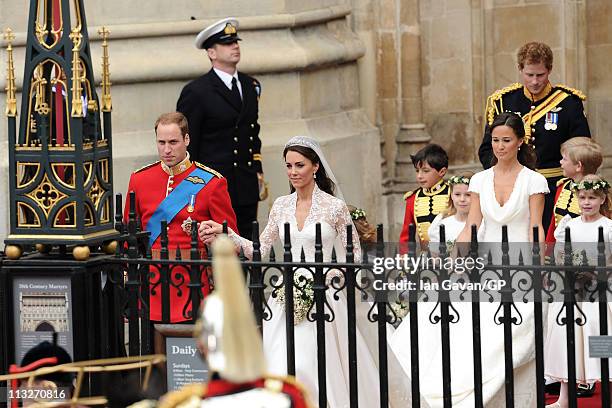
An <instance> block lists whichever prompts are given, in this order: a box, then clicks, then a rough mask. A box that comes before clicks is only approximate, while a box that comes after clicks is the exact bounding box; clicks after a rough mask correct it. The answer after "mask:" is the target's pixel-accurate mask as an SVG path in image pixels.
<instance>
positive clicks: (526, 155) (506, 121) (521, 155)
mask: <svg viewBox="0 0 612 408" xmlns="http://www.w3.org/2000/svg"><path fill="white" fill-rule="evenodd" d="M498 126H508V127H509V128H511V129H512V133H514V135H515V136H516V137H517V138H518V139H522V140H524V138H525V124H524V122H523V119H521V117H520V116H519V115H517V114H516V113H513V112H502V113H500V114H499V115H497V116H496V117H495V119H494V120H493V123H491V135H493V129H495V128H496V127H498ZM517 159H518V161H519V163H521V164H522V165H523V166H525V167H527V168H528V169H531V170H533V169H535V167H536V163H537V161H538V159H537V156H536V152H535V149H534V146H533V145H531V144H529V145H528V144H527V143H524V142H523V143H522V144H521V145H520V147H519V150H518V153H517ZM496 164H497V157H495V155H493V157H492V158H491V166H495V165H496Z"/></svg>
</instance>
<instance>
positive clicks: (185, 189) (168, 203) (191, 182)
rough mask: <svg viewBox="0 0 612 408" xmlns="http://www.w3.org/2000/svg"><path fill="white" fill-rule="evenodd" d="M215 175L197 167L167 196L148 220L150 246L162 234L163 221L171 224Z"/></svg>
mask: <svg viewBox="0 0 612 408" xmlns="http://www.w3.org/2000/svg"><path fill="white" fill-rule="evenodd" d="M214 176H215V175H214V174H212V173H209V172H207V171H204V170H202V169H200V168H197V167H196V169H195V170H193V171H192V172H191V173H190V174H189V175H188V176H187V177H186V178H185V179H184V180H183V181H181V182H180V183H179V184H178V185H177V186H176V187H175V188H174V190H172V192H171V193H170V194H168V195H167V196H166V198H165V199H164V201H162V202H161V203H160V204H159V206H158V207H157V209H156V210H155V212H154V213H153V215H152V216H151V218H150V219H149V222H147V231H149V232H150V233H151V235H150V236H149V246H151V247H152V246H153V243H154V242H155V241H156V240H157V238H158V237H159V235H160V234H161V222H162V221H163V220H166V221H167V222H168V224H170V222H171V221H172V220H173V219H174V217H175V216H176V214H178V213H179V211H181V210H182V209H183V208H184V207H185V206H186V205H187V204H189V199H190V198H191V196H192V195H197V194H198V193H199V192H200V190H202V189H203V188H204V186H206V184H208V182H209V181H210V179H212V178H213V177H214Z"/></svg>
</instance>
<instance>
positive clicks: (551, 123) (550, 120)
mask: <svg viewBox="0 0 612 408" xmlns="http://www.w3.org/2000/svg"><path fill="white" fill-rule="evenodd" d="M557 123H559V114H558V113H556V112H547V113H546V121H545V123H544V129H546V130H557Z"/></svg>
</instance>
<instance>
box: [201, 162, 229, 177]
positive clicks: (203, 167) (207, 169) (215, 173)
mask: <svg viewBox="0 0 612 408" xmlns="http://www.w3.org/2000/svg"><path fill="white" fill-rule="evenodd" d="M194 163H195V165H196V166H197V167H199V168H201V169H202V170H206V171H207V172H209V173H212V174H214V175H215V176H217V177H219V178H223V176H222V175H221V173H219V172H218V171H216V170H213V169H211V168H210V167H207V166H205V165H203V164H202V163H198V162H197V161H194Z"/></svg>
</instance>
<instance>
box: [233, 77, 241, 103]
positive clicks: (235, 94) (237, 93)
mask: <svg viewBox="0 0 612 408" xmlns="http://www.w3.org/2000/svg"><path fill="white" fill-rule="evenodd" d="M231 92H232V98H234V101H235V102H236V103H237V104H238V106H241V105H242V97H240V90H239V89H238V83H237V82H236V77H232V90H231Z"/></svg>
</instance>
